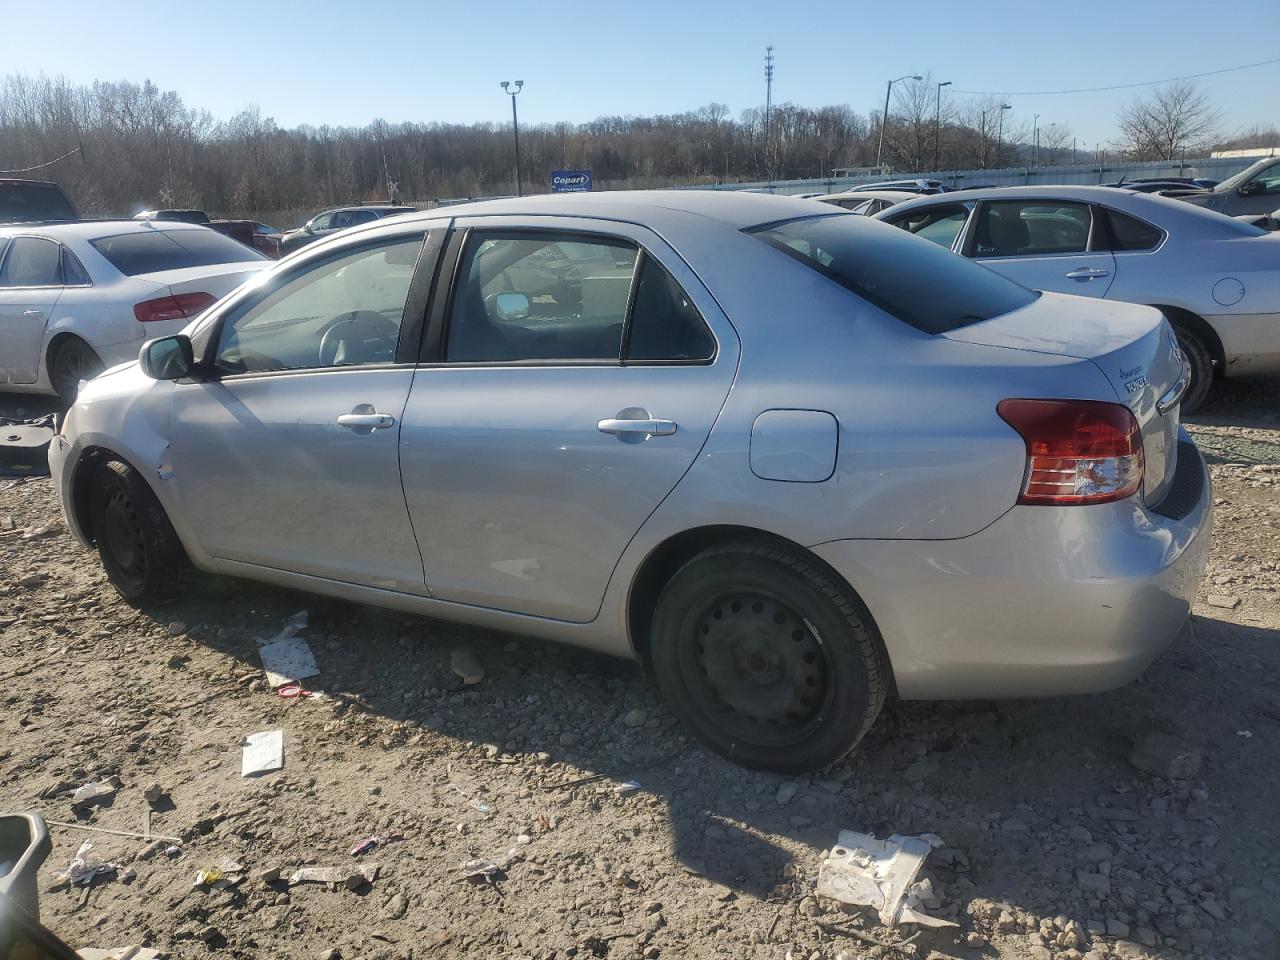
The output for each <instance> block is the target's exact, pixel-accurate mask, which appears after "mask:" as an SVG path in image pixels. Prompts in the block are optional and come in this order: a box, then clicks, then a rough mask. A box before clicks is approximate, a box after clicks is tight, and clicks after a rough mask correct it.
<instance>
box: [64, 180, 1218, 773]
mask: <svg viewBox="0 0 1280 960" xmlns="http://www.w3.org/2000/svg"><path fill="white" fill-rule="evenodd" d="M1185 384H1186V371H1185V369H1184V365H1183V362H1182V359H1181V357H1180V355H1179V353H1178V351H1177V348H1176V344H1175V342H1174V339H1173V335H1172V331H1171V330H1170V328H1169V325H1168V324H1167V323H1166V322H1165V321H1164V319H1163V318H1162V317H1161V316H1160V314H1159V313H1158V312H1157V311H1155V310H1151V309H1149V308H1143V307H1135V306H1132V305H1128V304H1114V303H1104V302H1099V301H1090V300H1087V299H1084V298H1080V297H1067V296H1061V295H1056V294H1047V293H1046V294H1037V293H1034V292H1032V291H1030V290H1028V289H1026V288H1025V287H1022V286H1020V285H1018V284H1016V283H1013V282H1011V281H1008V280H1006V279H1004V278H1002V277H1000V276H998V275H997V274H995V273H993V272H991V271H989V270H985V269H983V268H981V267H978V266H976V265H974V264H972V263H970V262H968V261H966V260H965V259H964V258H961V257H956V256H954V255H952V254H951V253H948V252H946V251H944V250H942V249H941V248H939V247H938V246H936V245H934V244H930V243H928V242H926V241H924V240H920V239H918V238H916V237H912V236H910V235H909V234H907V233H905V232H903V231H900V230H895V229H892V228H890V227H887V226H885V225H884V224H880V223H877V222H875V221H873V220H868V219H866V218H863V217H851V216H848V215H847V214H845V213H843V212H841V211H838V210H835V209H832V210H830V212H827V211H826V210H825V209H821V208H818V207H817V205H815V204H813V203H812V202H811V201H805V200H794V199H787V198H779V197H768V196H753V195H744V194H729V193H722V192H692V191H691V192H683V191H681V192H662V193H608V194H579V195H574V196H561V197H552V196H548V197H533V198H525V199H509V200H502V201H493V202H488V203H479V204H472V205H467V206H458V207H451V208H448V209H446V210H434V211H430V212H426V213H422V214H417V215H411V216H409V217H399V218H396V219H395V220H394V221H390V222H383V223H379V224H371V225H369V226H367V227H362V228H357V229H355V230H351V231H347V232H345V233H343V234H342V235H341V236H338V237H334V238H332V239H329V240H325V241H321V242H319V243H316V244H315V245H313V246H311V247H308V248H307V249H306V250H305V251H303V252H302V253H300V254H298V255H295V256H292V257H289V258H287V259H285V260H283V261H281V262H280V263H279V264H278V265H276V266H274V267H273V268H272V269H271V270H269V271H267V272H266V273H264V274H262V275H260V276H259V277H257V278H256V279H255V280H253V281H251V282H250V283H249V284H247V285H246V286H244V287H242V288H241V289H240V290H239V291H238V292H236V293H234V294H232V295H231V296H230V297H229V298H227V299H226V300H224V301H222V302H221V303H219V304H218V305H216V306H215V307H214V308H213V309H212V310H210V311H209V312H208V313H207V314H206V315H204V316H202V317H201V318H199V319H198V320H197V321H195V322H194V323H193V324H192V325H191V326H190V327H189V328H188V329H187V330H186V332H185V333H183V334H181V335H177V336H170V337H165V338H161V339H157V340H153V341H151V342H150V343H149V344H148V345H147V346H146V347H144V348H143V351H142V355H141V357H140V359H139V361H138V362H137V363H133V364H128V365H124V366H121V367H118V368H116V369H114V370H111V371H108V372H107V373H105V374H104V375H102V376H100V377H98V378H97V379H96V380H94V381H92V382H91V383H89V384H87V385H86V387H85V389H84V390H83V392H82V394H81V397H80V399H79V400H78V402H77V403H76V404H75V405H74V406H73V407H72V408H71V410H70V412H69V414H68V415H67V417H66V419H65V420H64V421H63V422H62V424H61V430H60V434H59V436H58V437H57V438H56V439H55V441H54V442H53V444H52V445H51V451H50V462H51V465H52V469H53V473H54V477H55V479H56V482H57V484H58V486H59V489H60V491H61V495H62V502H63V507H64V510H65V512H66V517H67V522H68V524H69V526H70V528H71V530H72V531H74V533H75V534H76V536H78V537H79V538H80V539H81V541H82V542H84V543H85V544H86V545H93V546H94V547H96V549H97V551H98V553H99V555H100V557H101V560H102V563H103V565H104V566H105V568H106V571H107V573H108V575H109V577H110V579H111V581H112V582H113V583H114V584H115V586H116V588H117V589H118V590H119V591H120V593H121V594H122V595H123V596H124V597H125V598H126V599H128V600H129V601H131V602H134V603H145V602H151V601H154V600H156V599H158V598H162V597H166V596H172V595H173V594H174V593H175V592H177V591H180V590H181V589H182V585H183V582H184V576H185V574H186V572H187V570H188V568H189V566H194V567H196V568H199V569H201V570H205V571H211V572H215V573H220V574H227V575H232V576H239V577H247V578H250V579H254V580H260V581H264V582H268V583H274V584H280V585H283V586H288V587H295V588H300V589H303V590H310V591H313V592H316V593H322V594H328V595H331V596H336V597H342V598H346V599H349V600H355V601H363V602H367V603H371V604H375V605H380V606H387V607H395V608H398V609H401V610H407V611H414V612H418V613H421V614H424V615H430V616H434V617H440V618H444V619H450V620H456V621H461V622H466V623H471V624H478V625H483V626H486V627H490V628H495V629H501V630H508V631H512V632H516V633H522V634H529V635H537V636H541V637H549V638H553V639H556V640H561V641H565V642H568V643H573V644H579V645H581V646H584V647H590V648H594V649H596V650H601V651H605V652H608V653H612V654H617V655H620V656H625V657H633V658H635V659H636V660H639V661H642V662H644V663H646V664H647V665H649V666H650V668H651V669H652V671H653V673H654V675H655V676H656V677H657V681H658V683H659V685H660V686H661V688H662V691H663V692H664V694H665V695H666V697H667V699H668V700H669V702H670V704H671V706H672V709H673V710H674V711H675V712H676V713H677V714H678V715H679V716H681V717H682V718H683V719H684V721H685V722H686V723H687V724H688V725H689V727H690V728H691V730H692V731H693V732H694V733H695V734H697V735H698V736H699V737H700V738H701V739H702V740H703V741H705V742H706V743H707V744H709V745H710V746H711V747H712V748H714V749H715V750H718V751H720V752H721V753H723V754H724V755H726V756H728V757H731V758H733V759H734V760H735V761H738V762H740V763H743V764H746V765H749V766H753V767H760V768H768V769H775V770H783V771H804V770H813V769H816V768H820V767H822V766H824V765H827V764H830V763H831V762H833V761H834V760H836V759H837V758H839V757H840V756H842V755H843V754H844V753H845V752H847V751H848V750H849V749H850V748H851V747H852V746H853V745H854V744H856V743H857V742H858V740H859V738H860V737H862V735H863V734H864V733H865V731H866V730H867V729H868V727H869V726H870V725H871V723H872V722H873V720H874V719H875V717H876V715H877V713H878V712H879V710H880V708H881V705H882V704H883V703H884V700H885V697H886V696H887V695H888V694H889V693H890V691H894V692H895V693H896V694H897V695H899V696H902V697H906V698H916V699H920V698H950V697H1004V696H1030V695H1048V694H1067V693H1080V692H1086V691H1096V690H1102V689H1105V688H1109V687H1113V686H1116V685H1119V684H1122V683H1125V682H1127V681H1129V680H1130V679H1132V678H1133V677H1134V676H1136V675H1137V674H1138V673H1139V672H1140V671H1141V670H1142V669H1143V668H1144V667H1145V666H1146V665H1147V664H1148V663H1149V662H1150V661H1151V660H1152V658H1154V657H1155V656H1156V655H1157V654H1158V653H1159V652H1160V651H1161V650H1162V649H1163V648H1164V647H1165V646H1166V645H1167V644H1168V643H1169V642H1170V640H1171V638H1172V637H1173V636H1174V635H1175V634H1176V633H1177V632H1178V630H1179V629H1180V628H1181V626H1182V624H1183V622H1184V621H1185V620H1186V617H1187V612H1188V605H1189V602H1190V599H1191V597H1192V596H1193V595H1194V593H1195V590H1196V586H1197V583H1198V581H1199V579H1200V577H1201V574H1202V572H1203V567H1204V562H1205V552H1206V549H1207V544H1208V541H1209V536H1208V533H1209V524H1210V502H1211V498H1210V491H1209V483H1208V478H1207V474H1206V471H1205V468H1204V464H1203V462H1202V460H1201V458H1200V455H1199V453H1198V452H1197V450H1196V448H1195V446H1194V445H1193V444H1192V442H1191V441H1190V439H1189V438H1188V437H1187V435H1186V433H1185V432H1183V431H1182V430H1181V429H1180V427H1179V423H1178V416H1179V408H1178V403H1179V399H1180V396H1181V393H1182V391H1183V389H1184V388H1185Z"/></svg>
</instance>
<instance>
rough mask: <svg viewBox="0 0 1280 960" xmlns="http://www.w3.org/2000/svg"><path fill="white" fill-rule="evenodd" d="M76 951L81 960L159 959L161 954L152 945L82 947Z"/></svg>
mask: <svg viewBox="0 0 1280 960" xmlns="http://www.w3.org/2000/svg"><path fill="white" fill-rule="evenodd" d="M76 953H78V954H79V955H80V960H157V958H158V957H159V956H160V951H159V950H153V949H152V948H151V947H133V946H129V947H116V948H114V949H112V950H103V949H100V948H99V947H81V948H80V949H79V950H77V951H76Z"/></svg>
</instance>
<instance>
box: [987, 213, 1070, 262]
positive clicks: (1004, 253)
mask: <svg viewBox="0 0 1280 960" xmlns="http://www.w3.org/2000/svg"><path fill="white" fill-rule="evenodd" d="M1090 223H1091V217H1090V214H1089V208H1088V207H1087V206H1086V205H1084V204H1081V203H1058V202H1055V201H1050V202H1044V201H1041V202H1033V203H1025V202H1021V201H1017V200H1000V201H995V202H990V203H986V204H983V206H982V209H981V210H980V211H979V213H978V224H977V234H976V237H975V245H974V251H973V255H974V256H975V257H1026V256H1038V255H1045V254H1055V253H1084V252H1085V250H1087V249H1088V247H1089V225H1090Z"/></svg>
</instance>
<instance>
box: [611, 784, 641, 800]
mask: <svg viewBox="0 0 1280 960" xmlns="http://www.w3.org/2000/svg"><path fill="white" fill-rule="evenodd" d="M639 789H640V781H639V780H624V781H622V783H620V784H618V785H617V786H616V787H614V788H613V792H614V793H616V794H617V795H618V796H620V797H628V796H630V795H631V794H633V793H635V792H637V791H638V790H639Z"/></svg>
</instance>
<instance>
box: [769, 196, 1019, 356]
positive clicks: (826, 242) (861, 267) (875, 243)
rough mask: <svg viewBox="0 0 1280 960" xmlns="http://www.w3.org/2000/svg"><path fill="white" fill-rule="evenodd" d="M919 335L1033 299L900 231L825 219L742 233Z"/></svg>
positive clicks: (875, 224)
mask: <svg viewBox="0 0 1280 960" xmlns="http://www.w3.org/2000/svg"><path fill="white" fill-rule="evenodd" d="M747 232H748V233H752V234H754V235H755V236H757V237H759V238H760V239H761V240H763V241H764V242H765V243H767V244H769V245H770V246H772V247H774V248H775V249H777V250H779V251H781V252H782V253H785V254H786V255H787V256H789V257H791V258H793V259H795V260H798V261H800V262H801V263H803V264H805V265H806V266H808V267H811V268H812V269H814V270H816V271H817V272H818V273H820V274H822V275H823V276H824V277H827V278H828V279H830V280H832V281H834V282H835V283H838V284H840V285H841V286H842V287H845V288H846V289H848V290H852V291H853V292H854V293H856V294H857V295H858V296H860V297H862V298H863V299H865V300H868V301H870V302H871V303H873V304H875V305H876V306H877V307H879V308H880V309H882V310H884V311H885V312H886V313H889V314H892V315H893V316H895V317H897V318H898V319H899V320H901V321H903V322H904V323H909V324H910V325H911V326H913V327H915V328H916V329H917V330H923V331H924V332H925V333H932V334H937V333H946V332H947V331H948V330H955V329H956V328H958V327H963V326H967V325H968V324H971V323H978V322H980V321H982V320H989V319H991V318H992V317H997V316H1000V315H1001V314H1005V313H1010V312H1011V311H1014V310H1017V309H1019V308H1020V307H1025V306H1026V305H1027V304H1029V303H1031V302H1032V301H1033V300H1035V299H1036V297H1037V296H1038V294H1036V293H1035V292H1034V291H1031V290H1028V289H1027V288H1026V287H1023V286H1021V285H1019V284H1016V283H1014V282H1013V281H1012V280H1006V279H1005V278H1004V277H1002V276H1000V275H999V274H997V273H994V272H993V271H991V270H988V269H987V268H986V267H983V266H981V265H979V264H976V263H973V262H971V261H969V260H966V259H965V258H964V257H960V256H957V255H955V254H953V253H950V252H949V251H947V250H943V249H942V248H941V247H939V246H938V245H937V244H935V243H931V242H929V241H928V240H922V239H920V238H919V237H916V236H913V235H911V234H909V233H907V232H906V231H903V230H898V229H896V228H894V227H890V226H888V225H887V224H881V223H878V222H875V221H869V220H866V219H864V218H862V217H847V216H838V215H837V216H824V217H810V218H806V219H804V220H791V221H788V222H786V223H780V224H768V225H765V226H763V227H756V228H755V229H753V230H749V231H747Z"/></svg>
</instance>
